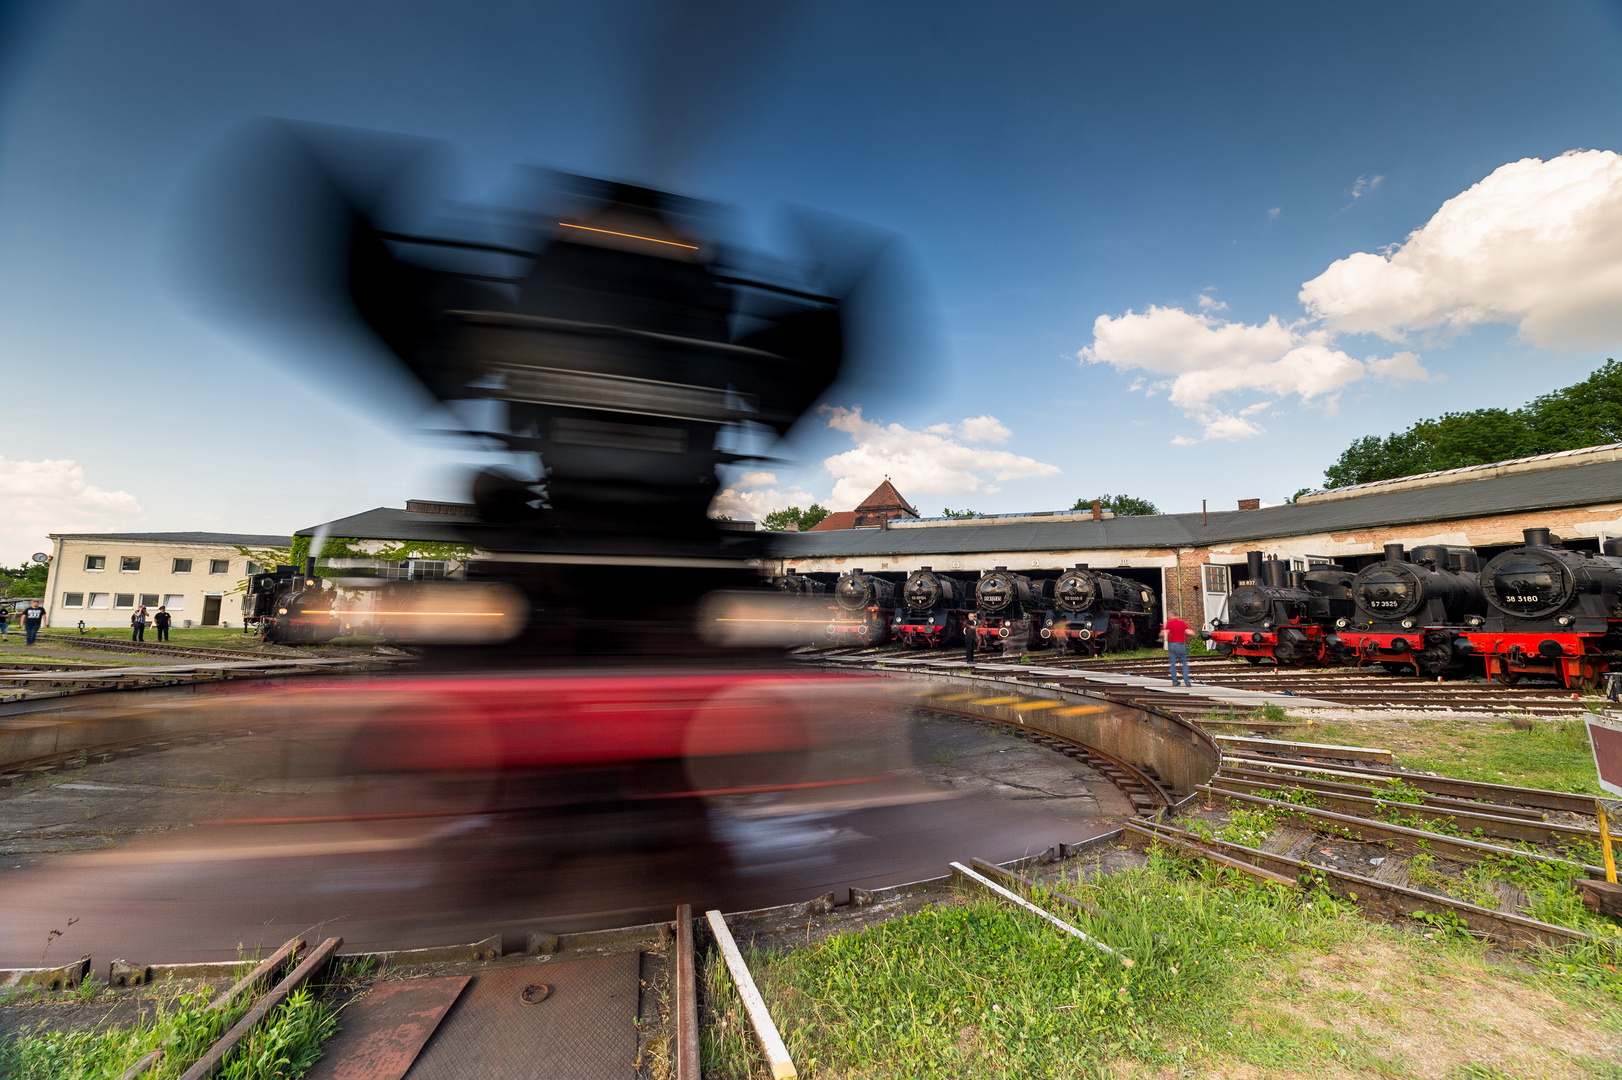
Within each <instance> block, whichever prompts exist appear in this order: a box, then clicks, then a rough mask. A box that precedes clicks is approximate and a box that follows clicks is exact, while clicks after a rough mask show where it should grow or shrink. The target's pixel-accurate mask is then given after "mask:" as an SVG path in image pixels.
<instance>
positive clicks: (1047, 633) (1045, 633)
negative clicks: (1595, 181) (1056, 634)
mask: <svg viewBox="0 0 1622 1080" xmlns="http://www.w3.org/2000/svg"><path fill="white" fill-rule="evenodd" d="M1042 636H1043V637H1044V638H1050V637H1052V636H1053V631H1052V630H1049V629H1048V628H1047V627H1045V626H1044V627H1042Z"/></svg>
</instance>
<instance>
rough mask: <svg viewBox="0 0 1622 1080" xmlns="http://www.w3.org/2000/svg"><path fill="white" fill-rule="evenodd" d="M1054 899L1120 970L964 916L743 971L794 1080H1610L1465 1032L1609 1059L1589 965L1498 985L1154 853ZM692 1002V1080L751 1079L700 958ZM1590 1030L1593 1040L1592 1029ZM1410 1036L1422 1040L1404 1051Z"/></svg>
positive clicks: (1613, 1021) (750, 1055)
mask: <svg viewBox="0 0 1622 1080" xmlns="http://www.w3.org/2000/svg"><path fill="white" fill-rule="evenodd" d="M1066 891H1069V892H1071V893H1072V894H1076V895H1079V896H1081V898H1082V899H1084V900H1086V901H1087V902H1089V903H1091V904H1093V905H1095V906H1096V907H1098V908H1100V909H1102V910H1103V911H1105V912H1108V913H1111V914H1112V915H1113V919H1097V920H1089V919H1086V918H1081V917H1078V916H1076V915H1075V914H1074V913H1071V912H1069V911H1068V909H1060V908H1057V907H1055V908H1054V910H1056V911H1057V912H1058V913H1059V914H1060V915H1061V917H1063V918H1066V919H1068V920H1070V921H1073V922H1076V923H1077V924H1078V925H1079V926H1081V928H1082V929H1084V930H1086V931H1087V932H1088V933H1090V934H1093V935H1094V936H1096V937H1098V938H1099V939H1101V940H1104V941H1106V942H1108V943H1109V944H1110V945H1112V946H1113V947H1115V948H1117V949H1119V950H1121V951H1123V952H1125V953H1126V954H1128V955H1129V956H1130V957H1131V958H1133V960H1134V964H1133V966H1131V967H1130V968H1129V967H1125V966H1123V965H1122V964H1121V963H1120V962H1119V961H1117V960H1115V959H1113V958H1111V957H1108V956H1104V955H1102V954H1100V953H1099V952H1097V951H1096V950H1094V949H1092V948H1090V947H1088V946H1087V945H1085V944H1083V943H1081V942H1078V941H1076V940H1075V939H1073V938H1070V937H1068V936H1066V935H1063V934H1061V933H1059V932H1057V931H1056V930H1054V929H1053V928H1052V927H1051V926H1049V925H1048V924H1046V923H1044V922H1042V921H1040V920H1038V919H1037V918H1035V917H1034V916H1031V915H1029V914H1027V913H1024V912H1021V911H1018V910H1016V909H1014V908H1012V907H1009V906H1005V905H1002V904H1000V903H997V902H993V901H988V900H985V899H982V898H981V897H980V896H979V895H971V896H968V897H965V902H964V903H962V904H961V905H960V906H944V907H932V908H928V909H926V910H924V911H923V912H921V913H918V914H916V915H911V916H907V917H903V918H900V919H894V920H891V921H889V922H886V923H883V924H880V925H878V926H875V927H872V928H870V929H867V930H864V931H861V932H859V933H851V934H842V935H839V936H836V937H833V938H830V939H828V940H826V941H824V942H822V943H820V944H817V945H812V946H808V947H806V948H802V949H797V950H795V951H793V952H791V953H788V954H781V955H774V954H761V953H756V954H754V955H752V956H751V957H750V958H749V959H750V966H751V970H752V971H753V972H754V975H755V978H756V980H757V982H758V983H759V984H760V986H761V990H762V993H763V994H764V996H765V998H766V1000H767V1003H768V1006H769V1008H770V1010H771V1012H772V1014H773V1016H774V1018H775V1019H776V1021H777V1023H778V1026H779V1028H780V1029H781V1030H782V1032H783V1034H784V1038H785V1040H786V1042H787V1044H788V1046H789V1050H790V1053H791V1055H792V1056H793V1058H794V1061H795V1064H796V1065H797V1066H798V1067H799V1070H800V1075H801V1076H804V1077H808V1078H816V1077H839V1078H842V1080H855V1078H858V1077H862V1078H865V1077H875V1078H876V1077H999V1078H1001V1077H1044V1076H1064V1077H1071V1076H1076V1077H1080V1076H1104V1075H1110V1076H1140V1075H1162V1076H1170V1075H1232V1074H1233V1073H1235V1072H1240V1071H1244V1072H1247V1073H1248V1074H1249V1075H1263V1076H1265V1075H1272V1074H1273V1072H1274V1071H1275V1070H1277V1071H1284V1072H1290V1073H1294V1072H1298V1071H1322V1070H1325V1069H1332V1070H1334V1072H1335V1074H1336V1075H1357V1076H1364V1075H1366V1076H1370V1077H1376V1076H1378V1077H1389V1076H1406V1075H1413V1074H1414V1073H1415V1072H1423V1073H1426V1074H1429V1072H1428V1070H1424V1069H1417V1068H1415V1067H1414V1065H1413V1064H1405V1062H1404V1057H1403V1055H1404V1054H1407V1053H1410V1052H1423V1053H1427V1054H1429V1053H1432V1052H1433V1051H1436V1048H1437V1047H1442V1048H1444V1049H1443V1050H1441V1051H1436V1052H1445V1053H1447V1054H1451V1055H1454V1057H1455V1058H1456V1063H1455V1065H1454V1066H1452V1067H1451V1068H1450V1069H1449V1070H1448V1071H1456V1070H1457V1069H1462V1068H1464V1067H1465V1065H1467V1064H1469V1063H1471V1062H1472V1061H1476V1060H1479V1061H1480V1063H1481V1065H1482V1067H1483V1068H1487V1067H1497V1066H1498V1065H1500V1064H1504V1065H1505V1067H1506V1068H1508V1069H1509V1072H1510V1074H1511V1075H1559V1076H1568V1075H1569V1076H1580V1075H1601V1076H1622V1073H1617V1072H1616V1071H1615V1070H1614V1069H1613V1068H1612V1067H1610V1066H1606V1065H1604V1064H1603V1062H1604V1061H1605V1060H1606V1058H1605V1055H1604V1052H1603V1051H1597V1050H1595V1048H1594V1046H1593V1045H1590V1044H1591V1043H1593V1039H1592V1038H1589V1036H1588V1035H1584V1036H1583V1039H1586V1040H1587V1041H1582V1040H1577V1041H1571V1042H1560V1043H1558V1044H1554V1043H1550V1042H1548V1041H1547V1040H1545V1041H1541V1042H1540V1041H1537V1040H1530V1039H1526V1038H1517V1037H1516V1036H1515V1034H1514V1032H1512V1031H1506V1030H1503V1029H1502V1027H1498V1028H1493V1029H1491V1030H1480V1029H1481V1025H1480V1024H1479V1022H1478V1019H1477V1018H1478V1015H1502V1016H1506V1017H1509V1016H1511V1014H1512V1013H1513V1011H1514V1009H1515V1008H1525V1007H1527V1006H1526V1003H1528V1002H1532V1003H1536V1004H1537V1007H1538V1008H1539V1009H1540V1010H1541V1012H1540V1016H1542V1015H1555V1016H1564V1015H1569V1016H1570V1017H1571V1018H1572V1019H1573V1021H1580V1022H1581V1029H1582V1030H1583V1031H1584V1032H1588V1033H1590V1034H1591V1033H1593V1032H1594V1031H1598V1032H1599V1035H1596V1036H1594V1038H1599V1037H1600V1036H1604V1037H1606V1038H1613V1039H1616V1038H1622V1021H1619V1020H1618V1019H1617V1017H1618V1015H1619V1010H1618V1006H1619V1005H1622V977H1619V976H1618V975H1617V973H1616V972H1615V970H1614V968H1610V967H1607V966H1606V964H1609V963H1614V958H1611V957H1607V956H1604V955H1600V954H1598V953H1584V952H1582V951H1580V950H1567V951H1562V952H1556V951H1549V952H1546V953H1541V954H1536V955H1535V956H1534V957H1533V958H1532V959H1533V961H1534V962H1533V963H1531V964H1525V963H1523V964H1519V965H1515V966H1510V965H1506V964H1503V963H1502V962H1501V961H1497V960H1495V959H1494V958H1493V957H1492V955H1491V954H1490V953H1489V952H1488V950H1487V947H1486V946H1485V945H1483V944H1482V943H1480V942H1476V941H1474V940H1471V939H1469V938H1468V937H1464V936H1459V935H1454V934H1451V933H1448V932H1446V930H1445V928H1437V929H1436V930H1435V931H1433V933H1432V938H1431V939H1426V938H1424V937H1423V936H1421V935H1420V934H1417V933H1414V932H1411V931H1405V930H1402V929H1398V928H1394V927H1389V926H1384V925H1380V924H1375V923H1370V922H1368V921H1367V920H1365V919H1363V918H1361V917H1359V916H1358V915H1356V914H1355V911H1354V909H1353V908H1351V907H1349V906H1347V905H1344V904H1342V903H1340V902H1338V901H1336V900H1334V899H1333V898H1331V897H1329V896H1327V895H1326V894H1323V893H1317V892H1308V893H1306V894H1298V893H1296V892H1295V891H1293V890H1286V889H1281V888H1278V887H1276V886H1271V885H1265V884H1262V883H1258V882H1254V881H1252V880H1251V879H1248V878H1241V877H1239V876H1238V875H1235V874H1232V873H1231V872H1227V871H1221V870H1215V869H1212V868H1209V867H1208V866H1205V865H1203V864H1199V865H1196V864H1190V863H1185V862H1183V861H1182V860H1181V859H1180V858H1177V857H1173V856H1171V855H1168V854H1164V853H1154V854H1152V856H1151V859H1150V862H1149V865H1148V866H1147V867H1145V868H1143V869H1139V870H1129V871H1124V872H1120V873H1116V874H1113V875H1109V876H1107V877H1100V878H1096V879H1093V880H1091V881H1089V882H1086V883H1081V882H1075V883H1071V884H1069V885H1068V886H1067V887H1066ZM1034 898H1035V899H1036V900H1038V902H1044V900H1045V899H1046V898H1047V897H1046V894H1044V893H1041V892H1038V893H1037V894H1036V896H1035V897H1034ZM1049 906H1052V905H1049ZM1326 973H1327V974H1326ZM704 982H705V989H704V993H705V1002H706V1007H705V1014H704V1037H703V1054H704V1064H705V1075H706V1076H714V1077H720V1078H727V1080H739V1078H744V1077H755V1076H762V1075H765V1072H764V1064H763V1061H762V1059H761V1056H760V1053H759V1050H758V1047H757V1046H756V1043H755V1040H754V1037H753V1034H752V1030H751V1028H750V1027H749V1024H748V1020H747V1017H746V1015H745V1014H744V1012H743V1010H742V1007H741V1004H740V1003H739V1002H738V999H737V996H736V992H735V990H734V989H733V987H732V985H731V982H730V980H729V979H728V977H727V974H726V970H725V967H724V966H723V965H721V964H720V962H719V960H718V959H717V958H716V957H715V956H713V955H712V956H711V957H710V959H709V962H708V963H707V965H706V968H705V972H704ZM1328 984H1335V985H1328ZM1341 984H1345V985H1341ZM1442 984H1445V986H1446V989H1445V991H1444V992H1443V993H1441V994H1437V993H1436V991H1437V989H1438V986H1439V985H1442ZM1420 1003H1422V1004H1423V1007H1422V1008H1416V1007H1415V1006H1416V1004H1420ZM1477 1010H1483V1011H1482V1012H1480V1013H1479V1014H1478V1012H1477ZM1592 1016H1598V1017H1602V1018H1605V1019H1602V1020H1600V1021H1599V1022H1598V1023H1599V1027H1598V1028H1595V1027H1594V1022H1593V1021H1591V1020H1590V1019H1589V1017H1592ZM1503 1023H1508V1021H1507V1020H1506V1021H1503ZM1426 1025H1433V1026H1436V1027H1437V1029H1438V1030H1437V1031H1436V1032H1435V1033H1433V1034H1432V1035H1429V1036H1426V1035H1425V1034H1424V1031H1423V1029H1424V1028H1425V1026H1426ZM1416 1030H1417V1031H1418V1032H1419V1035H1418V1036H1416V1035H1415V1032H1416ZM1609 1045H1612V1046H1614V1045H1619V1044H1618V1043H1615V1042H1613V1043H1611V1044H1609ZM1416 1048H1417V1049H1416ZM1527 1054H1530V1055H1533V1056H1537V1055H1542V1058H1539V1060H1540V1061H1542V1060H1543V1059H1548V1061H1544V1065H1547V1064H1548V1063H1549V1061H1552V1062H1553V1063H1554V1065H1556V1066H1558V1067H1557V1068H1548V1069H1546V1071H1543V1072H1532V1071H1531V1070H1529V1069H1526V1068H1524V1067H1523V1066H1522V1065H1521V1063H1520V1062H1519V1060H1518V1059H1516V1058H1515V1057H1514V1055H1527ZM1502 1055H1509V1056H1508V1057H1507V1058H1502V1057H1501V1056H1502ZM1506 1062H1507V1064H1506ZM1596 1064H1598V1066H1599V1067H1598V1068H1597V1070H1596ZM1166 1070H1170V1071H1166Z"/></svg>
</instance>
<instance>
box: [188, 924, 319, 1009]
mask: <svg viewBox="0 0 1622 1080" xmlns="http://www.w3.org/2000/svg"><path fill="white" fill-rule="evenodd" d="M303 951H304V940H303V939H302V938H289V939H288V940H287V941H284V942H283V943H282V947H281V948H279V949H277V950H276V951H275V952H273V953H271V954H270V955H269V956H267V957H265V958H264V959H263V960H262V961H260V962H259V966H258V967H256V968H254V969H253V970H252V971H250V972H248V974H246V975H244V976H243V977H242V978H240V979H238V980H237V982H236V985H235V986H233V987H231V989H229V990H227V991H226V992H225V993H223V994H221V995H220V996H219V997H217V998H215V999H214V1000H213V1001H211V1002H209V1004H208V1007H209V1008H210V1009H223V1008H225V1007H226V1006H227V1005H229V1004H231V1002H232V1000H234V999H235V998H236V996H237V995H238V994H241V993H243V992H244V991H247V990H252V989H253V988H254V987H255V986H258V985H259V983H260V982H261V981H263V980H264V979H267V978H269V977H270V976H271V974H272V973H274V972H276V971H279V970H281V966H282V965H283V964H285V963H287V961H289V960H291V959H293V957H295V956H296V955H297V954H298V953H300V952H303Z"/></svg>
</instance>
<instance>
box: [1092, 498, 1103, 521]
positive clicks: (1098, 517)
mask: <svg viewBox="0 0 1622 1080" xmlns="http://www.w3.org/2000/svg"><path fill="white" fill-rule="evenodd" d="M1093 520H1094V521H1103V520H1104V500H1102V499H1094V500H1093Z"/></svg>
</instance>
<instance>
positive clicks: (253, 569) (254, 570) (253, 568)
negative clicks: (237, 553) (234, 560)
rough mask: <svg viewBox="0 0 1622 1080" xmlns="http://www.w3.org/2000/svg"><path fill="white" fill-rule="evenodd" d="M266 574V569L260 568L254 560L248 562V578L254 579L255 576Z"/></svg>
mask: <svg viewBox="0 0 1622 1080" xmlns="http://www.w3.org/2000/svg"><path fill="white" fill-rule="evenodd" d="M264 572H265V568H264V567H263V566H260V565H259V564H258V563H256V562H254V561H253V560H252V559H249V560H248V569H247V571H246V573H247V576H248V577H253V576H254V575H255V574H263V573H264Z"/></svg>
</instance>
